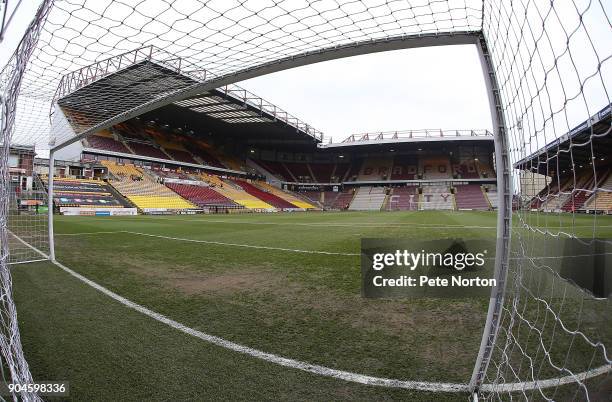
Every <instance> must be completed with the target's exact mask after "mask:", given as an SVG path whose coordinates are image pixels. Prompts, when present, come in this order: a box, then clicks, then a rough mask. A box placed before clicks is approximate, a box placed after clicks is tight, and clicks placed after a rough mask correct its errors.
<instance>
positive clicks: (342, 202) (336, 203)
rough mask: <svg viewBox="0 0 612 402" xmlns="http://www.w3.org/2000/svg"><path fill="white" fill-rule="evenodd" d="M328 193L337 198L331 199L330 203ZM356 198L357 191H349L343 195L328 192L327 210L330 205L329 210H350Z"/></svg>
mask: <svg viewBox="0 0 612 402" xmlns="http://www.w3.org/2000/svg"><path fill="white" fill-rule="evenodd" d="M328 193H332V195H335V198H334V197H329V198H330V201H329V202H328V197H327V195H328ZM354 196H355V190H347V191H345V192H342V193H334V192H333V191H326V192H325V203H324V205H325V206H326V208H327V205H330V207H329V209H348V208H349V206H350V204H351V201H352V200H353V197H354ZM332 199H333V201H332Z"/></svg>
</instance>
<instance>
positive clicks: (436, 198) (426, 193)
mask: <svg viewBox="0 0 612 402" xmlns="http://www.w3.org/2000/svg"><path fill="white" fill-rule="evenodd" d="M419 209H421V210H426V209H443V210H454V209H455V204H454V199H453V195H452V194H451V192H450V191H449V190H448V187H446V185H425V186H423V193H422V197H421V202H420V203H419Z"/></svg>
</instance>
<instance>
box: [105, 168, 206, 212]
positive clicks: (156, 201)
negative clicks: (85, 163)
mask: <svg viewBox="0 0 612 402" xmlns="http://www.w3.org/2000/svg"><path fill="white" fill-rule="evenodd" d="M102 164H104V165H105V166H106V167H107V168H108V170H109V171H110V172H111V173H112V174H113V176H115V177H116V178H118V180H114V181H111V182H110V184H111V185H112V186H113V187H115V189H116V190H117V191H118V192H119V193H121V194H123V196H125V197H126V198H127V199H128V200H130V202H132V203H133V204H134V205H136V207H137V208H138V209H140V210H142V211H144V210H145V209H149V208H151V209H168V210H181V209H192V208H196V206H195V205H194V204H192V203H191V202H189V201H187V200H185V199H184V198H182V197H180V196H179V195H177V194H176V193H174V192H173V191H172V190H170V189H169V188H167V187H166V186H164V185H163V184H160V183H157V182H156V181H155V180H153V179H151V177H150V176H149V174H145V173H144V172H143V171H142V170H140V169H139V168H137V167H136V166H134V165H130V164H125V165H117V164H115V163H114V162H109V161H102Z"/></svg>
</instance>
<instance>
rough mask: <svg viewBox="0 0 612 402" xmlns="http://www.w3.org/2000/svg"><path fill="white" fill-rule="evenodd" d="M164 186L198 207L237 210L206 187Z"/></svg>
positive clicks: (176, 184) (167, 184)
mask: <svg viewBox="0 0 612 402" xmlns="http://www.w3.org/2000/svg"><path fill="white" fill-rule="evenodd" d="M166 186H167V187H168V188H170V189H171V190H172V191H174V192H175V193H177V194H178V195H180V196H181V197H183V198H185V199H186V200H189V201H190V202H192V203H193V204H195V205H197V206H199V207H224V208H237V207H238V206H239V205H238V204H237V203H235V202H234V201H232V200H230V199H229V198H227V197H225V196H224V195H221V194H220V193H218V192H216V191H215V190H213V189H212V188H210V187H208V186H198V185H193V184H182V183H172V182H171V183H166Z"/></svg>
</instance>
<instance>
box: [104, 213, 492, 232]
mask: <svg viewBox="0 0 612 402" xmlns="http://www.w3.org/2000/svg"><path fill="white" fill-rule="evenodd" d="M92 218H95V217H92ZM124 218H126V217H124ZM98 219H108V218H102V217H98ZM128 219H140V218H128ZM147 219H149V220H163V221H171V222H177V221H178V222H191V223H229V224H235V225H268V226H310V227H321V228H325V227H346V228H350V227H358V228H388V227H397V228H403V227H408V226H416V227H430V228H432V229H496V228H497V227H496V226H466V225H443V224H436V223H405V224H404V223H389V224H380V223H367V222H362V223H300V222H296V223H292V222H248V221H234V220H221V219H179V218H164V217H161V216H155V217H147Z"/></svg>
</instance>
